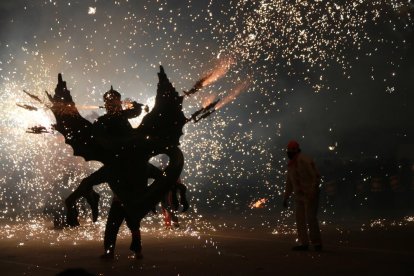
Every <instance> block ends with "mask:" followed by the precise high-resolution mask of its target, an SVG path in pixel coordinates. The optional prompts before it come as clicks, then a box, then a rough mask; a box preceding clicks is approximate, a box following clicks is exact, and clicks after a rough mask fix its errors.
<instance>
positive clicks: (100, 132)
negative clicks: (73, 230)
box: [65, 86, 146, 226]
mask: <svg viewBox="0 0 414 276" xmlns="http://www.w3.org/2000/svg"><path fill="white" fill-rule="evenodd" d="M103 98H104V103H105V109H106V111H107V113H106V114H105V115H103V116H101V117H99V118H98V119H97V120H96V121H95V123H94V124H93V126H92V135H93V136H94V137H95V139H96V141H97V143H98V144H100V145H101V146H102V147H103V148H104V149H105V150H106V151H109V152H111V153H112V156H113V158H112V159H111V160H108V161H107V162H106V163H105V164H104V165H103V166H102V167H101V168H100V169H99V170H97V171H96V172H94V173H92V174H91V175H89V176H88V177H86V178H84V179H83V180H82V182H81V183H80V185H79V186H78V188H77V189H76V190H75V191H74V192H73V193H72V194H71V195H70V196H69V197H68V198H67V199H66V201H65V203H66V207H67V210H68V212H67V223H68V224H69V225H70V226H77V225H79V222H78V219H77V216H78V214H77V210H76V205H75V204H76V201H77V200H78V199H79V198H80V197H82V196H84V197H85V198H86V200H87V202H88V203H89V204H90V206H91V208H92V216H93V221H96V220H97V218H98V202H99V194H98V193H96V192H95V191H94V190H93V189H92V187H93V186H95V185H99V184H101V183H106V182H108V183H109V182H110V181H119V178H118V176H119V174H125V173H126V174H130V173H131V172H128V171H126V168H127V167H129V166H130V165H132V166H133V165H135V164H136V165H137V167H132V168H131V169H132V170H133V171H135V170H138V169H139V166H142V164H143V163H145V161H144V160H142V159H143V158H142V157H141V156H137V158H134V156H131V153H129V152H127V151H125V150H124V149H123V148H122V146H121V145H122V143H123V142H124V141H125V139H129V138H130V135H131V134H132V130H133V128H132V126H131V124H130V123H129V121H128V119H132V118H135V117H137V116H139V115H140V114H141V111H142V108H141V107H142V106H143V105H142V104H138V103H136V102H133V107H132V108H131V109H127V110H123V109H122V102H121V94H119V92H118V91H116V90H113V88H112V86H111V89H110V90H109V91H108V92H106V93H105V94H104V97H103ZM129 161H131V162H132V164H131V163H130V162H129ZM122 164H124V165H126V166H127V167H123V166H121V165H122ZM132 177H133V178H136V177H139V176H138V175H137V174H136V176H135V174H134V176H132ZM142 177H144V178H145V177H146V175H145V174H144V175H143V176H142Z"/></svg>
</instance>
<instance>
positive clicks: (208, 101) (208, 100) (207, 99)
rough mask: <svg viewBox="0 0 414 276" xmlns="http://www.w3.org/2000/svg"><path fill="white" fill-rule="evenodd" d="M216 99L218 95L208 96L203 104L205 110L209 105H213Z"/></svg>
mask: <svg viewBox="0 0 414 276" xmlns="http://www.w3.org/2000/svg"><path fill="white" fill-rule="evenodd" d="M215 99H216V95H214V94H212V95H208V96H207V97H205V98H204V99H203V101H202V103H201V106H202V107H203V108H206V107H207V106H208V105H209V104H211V103H212V102H214V100H215Z"/></svg>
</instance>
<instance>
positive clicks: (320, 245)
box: [313, 244, 322, 252]
mask: <svg viewBox="0 0 414 276" xmlns="http://www.w3.org/2000/svg"><path fill="white" fill-rule="evenodd" d="M313 249H315V251H317V252H321V251H322V244H315V245H314V246H313Z"/></svg>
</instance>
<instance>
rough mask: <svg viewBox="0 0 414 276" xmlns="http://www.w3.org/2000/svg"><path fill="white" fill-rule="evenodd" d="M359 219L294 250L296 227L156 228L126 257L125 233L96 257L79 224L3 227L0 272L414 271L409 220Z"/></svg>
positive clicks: (95, 246) (96, 247)
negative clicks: (104, 256) (37, 229)
mask: <svg viewBox="0 0 414 276" xmlns="http://www.w3.org/2000/svg"><path fill="white" fill-rule="evenodd" d="M216 223H217V224H219V219H218V221H216ZM380 224H381V223H380ZM358 225H359V224H355V225H354V226H349V227H347V228H345V227H343V226H339V225H336V224H329V225H325V226H322V230H323V238H324V240H325V246H324V251H323V252H321V253H318V252H314V251H313V250H311V251H309V252H292V251H291V250H290V248H291V246H292V245H293V241H294V239H295V236H294V234H274V233H273V234H272V231H271V230H266V229H265V228H260V229H256V230H253V229H252V228H249V227H237V226H236V227H232V228H227V227H226V228H225V227H221V228H220V227H219V230H216V231H213V230H211V231H203V232H204V233H196V234H194V233H192V234H188V233H185V232H184V230H179V231H170V232H169V233H167V234H165V231H164V230H157V231H154V232H146V233H144V234H143V241H144V244H143V246H144V251H143V253H144V259H142V260H135V259H131V258H128V256H129V250H128V245H129V239H128V238H127V237H124V238H121V239H120V240H119V243H118V244H117V256H116V259H115V260H113V261H102V260H100V259H99V258H98V256H99V255H100V254H101V253H102V242H101V241H95V240H93V239H92V240H89V239H88V238H84V237H83V236H82V235H81V234H80V233H77V232H76V231H74V232H71V233H70V234H69V236H68V235H67V236H66V238H65V239H60V238H57V239H58V240H59V239H60V241H57V242H55V241H54V239H55V238H53V237H54V236H52V237H51V236H49V235H48V234H39V235H45V238H44V239H39V238H38V237H33V238H30V235H29V236H26V237H25V238H24V240H22V234H19V233H17V232H15V233H14V234H10V233H11V232H10V231H9V230H10V229H9V230H7V231H4V228H3V231H2V232H3V233H2V235H3V237H2V239H1V240H0V275H55V274H56V273H58V272H61V271H62V270H65V269H67V268H83V269H85V270H86V271H88V272H90V273H93V274H97V275H228V274H233V275H305V274H306V275H414V250H413V247H414V223H412V222H409V223H403V224H401V225H395V224H393V225H390V224H389V225H388V226H387V225H386V223H385V225H375V223H374V226H369V225H365V226H363V227H359V226H358ZM12 227H13V226H12ZM31 227H33V226H31ZM216 229H217V228H216ZM22 231H25V230H24V229H23V230H22ZM47 231H50V232H54V233H55V234H54V235H56V236H55V237H58V236H59V235H60V234H59V231H56V230H47ZM60 231H62V230H60ZM5 232H7V233H5ZM163 232H164V233H163ZM42 233H43V232H42ZM6 234H7V235H8V236H7V237H5V236H4V235H6ZM71 235H72V236H73V238H72V239H73V240H76V241H75V242H73V241H72V240H71ZM68 237H69V238H68Z"/></svg>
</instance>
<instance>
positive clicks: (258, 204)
mask: <svg viewBox="0 0 414 276" xmlns="http://www.w3.org/2000/svg"><path fill="white" fill-rule="evenodd" d="M266 202H267V198H261V199H259V200H258V201H256V202H252V203H251V204H250V206H249V207H250V209H257V208H263V207H264V204H265V203H266Z"/></svg>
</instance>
